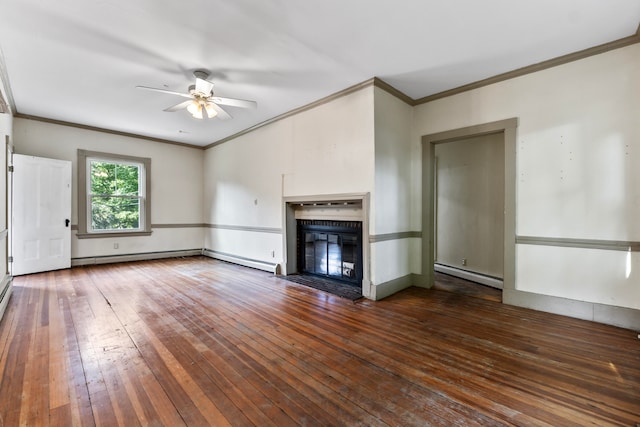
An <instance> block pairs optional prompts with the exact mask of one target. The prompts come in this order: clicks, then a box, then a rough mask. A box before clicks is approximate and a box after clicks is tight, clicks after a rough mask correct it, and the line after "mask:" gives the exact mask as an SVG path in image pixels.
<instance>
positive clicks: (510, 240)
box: [422, 118, 518, 291]
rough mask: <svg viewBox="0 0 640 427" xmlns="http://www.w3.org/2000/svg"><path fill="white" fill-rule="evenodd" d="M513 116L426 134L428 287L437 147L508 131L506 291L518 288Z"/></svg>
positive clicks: (431, 273)
mask: <svg viewBox="0 0 640 427" xmlns="http://www.w3.org/2000/svg"><path fill="white" fill-rule="evenodd" d="M517 127H518V119H517V118H511V119H506V120H500V121H496V122H490V123H484V124H481V125H475V126H468V127H464V128H459V129H453V130H448V131H444V132H438V133H433V134H429V135H424V136H423V137H422V272H423V275H424V276H425V277H424V279H425V281H426V283H427V286H428V287H431V286H433V281H434V262H435V259H434V254H435V248H434V244H435V236H434V234H435V232H434V227H435V222H434V221H435V215H434V200H433V199H434V194H435V182H434V170H435V146H436V145H438V144H443V143H446V142H453V141H458V140H460V139H467V138H473V137H477V136H482V135H489V134H494V133H503V134H504V277H503V290H507V291H513V290H515V277H516V275H515V270H516V129H517Z"/></svg>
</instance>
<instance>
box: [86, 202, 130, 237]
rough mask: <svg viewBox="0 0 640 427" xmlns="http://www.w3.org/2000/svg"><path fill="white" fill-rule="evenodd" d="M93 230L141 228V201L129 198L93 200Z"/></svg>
mask: <svg viewBox="0 0 640 427" xmlns="http://www.w3.org/2000/svg"><path fill="white" fill-rule="evenodd" d="M91 228H92V229H93V230H135V229H139V228H140V199H138V198H135V199H134V198H129V197H100V196H93V197H92V198H91Z"/></svg>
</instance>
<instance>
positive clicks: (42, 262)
mask: <svg viewBox="0 0 640 427" xmlns="http://www.w3.org/2000/svg"><path fill="white" fill-rule="evenodd" d="M12 208H13V209H12V227H11V232H12V250H11V255H12V256H13V263H12V268H11V274H12V275H14V276H18V275H21V274H29V273H37V272H40V271H50V270H59V269H62V268H69V267H71V226H70V220H71V162H70V161H66V160H54V159H44V158H41V157H33V156H25V155H21V154H14V155H13V205H12Z"/></svg>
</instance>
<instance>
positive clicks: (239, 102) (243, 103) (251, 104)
mask: <svg viewBox="0 0 640 427" xmlns="http://www.w3.org/2000/svg"><path fill="white" fill-rule="evenodd" d="M211 100H212V101H213V102H215V103H216V104H222V105H228V106H230V107H240V108H257V107H258V103H257V102H256V101H248V100H246V99H235V98H222V97H220V96H214V97H213V98H211Z"/></svg>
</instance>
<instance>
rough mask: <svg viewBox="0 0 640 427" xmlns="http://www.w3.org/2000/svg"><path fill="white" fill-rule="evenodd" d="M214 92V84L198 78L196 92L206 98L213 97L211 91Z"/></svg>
mask: <svg viewBox="0 0 640 427" xmlns="http://www.w3.org/2000/svg"><path fill="white" fill-rule="evenodd" d="M212 90H213V83H211V82H210V81H207V80H204V79H201V78H199V77H196V91H198V92H200V93H201V94H203V95H205V96H209V95H211V91H212Z"/></svg>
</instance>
